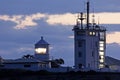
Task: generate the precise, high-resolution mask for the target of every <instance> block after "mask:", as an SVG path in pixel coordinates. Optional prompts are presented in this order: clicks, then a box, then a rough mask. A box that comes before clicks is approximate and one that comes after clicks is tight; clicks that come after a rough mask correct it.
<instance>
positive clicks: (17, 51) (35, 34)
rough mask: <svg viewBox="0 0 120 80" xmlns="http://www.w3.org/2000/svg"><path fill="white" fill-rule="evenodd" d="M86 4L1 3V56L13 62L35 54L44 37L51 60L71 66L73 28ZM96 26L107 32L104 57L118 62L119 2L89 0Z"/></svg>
mask: <svg viewBox="0 0 120 80" xmlns="http://www.w3.org/2000/svg"><path fill="white" fill-rule="evenodd" d="M86 1H87V0H52V1H51V0H34V1H33V0H12V1H11V0H2V1H1V2H0V28H1V29H0V36H1V38H0V55H1V56H2V57H3V58H9V59H16V58H20V57H21V56H22V55H25V54H32V55H33V54H34V44H35V43H36V42H37V41H39V40H40V37H41V36H44V38H45V40H46V41H47V42H48V43H50V44H51V45H50V57H52V56H53V57H54V58H63V59H64V60H65V65H69V66H73V64H74V61H73V58H74V54H73V53H74V48H73V46H74V41H73V38H70V37H71V36H73V32H72V28H73V26H74V25H75V23H76V22H75V21H76V18H77V14H76V13H78V12H81V11H83V12H84V11H85V6H84V5H85V2H86ZM90 2H91V8H90V9H91V12H93V9H94V12H95V15H96V17H95V19H96V22H98V20H99V22H100V23H101V25H102V26H105V27H106V28H107V47H106V49H107V50H106V55H107V56H112V57H114V58H117V59H120V54H119V52H120V36H119V35H120V32H119V31H120V28H119V26H120V19H119V18H120V5H119V4H120V1H118V0H90Z"/></svg>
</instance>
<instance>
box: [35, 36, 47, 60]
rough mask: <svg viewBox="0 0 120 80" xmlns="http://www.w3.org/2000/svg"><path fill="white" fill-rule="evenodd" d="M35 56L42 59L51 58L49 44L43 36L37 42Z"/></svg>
mask: <svg viewBox="0 0 120 80" xmlns="http://www.w3.org/2000/svg"><path fill="white" fill-rule="evenodd" d="M35 58H37V59H39V60H40V61H48V60H49V44H48V43H47V42H46V41H45V40H44V39H43V37H41V40H40V41H38V42H37V43H36V44H35Z"/></svg>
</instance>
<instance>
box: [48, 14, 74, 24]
mask: <svg viewBox="0 0 120 80" xmlns="http://www.w3.org/2000/svg"><path fill="white" fill-rule="evenodd" d="M75 21H76V15H75V14H72V13H65V14H55V15H49V17H48V19H47V20H46V22H47V23H48V24H50V25H57V24H61V25H74V24H75Z"/></svg>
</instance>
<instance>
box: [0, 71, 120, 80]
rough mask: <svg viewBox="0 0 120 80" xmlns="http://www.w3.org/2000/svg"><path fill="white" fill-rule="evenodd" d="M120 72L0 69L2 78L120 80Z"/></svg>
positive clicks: (0, 77) (1, 79) (3, 79)
mask: <svg viewBox="0 0 120 80" xmlns="http://www.w3.org/2000/svg"><path fill="white" fill-rule="evenodd" d="M119 79H120V72H118V73H117V72H95V71H92V70H91V71H88V72H82V71H77V72H74V71H70V72H56V73H55V72H48V71H45V70H41V71H26V70H18V69H9V70H0V80H119Z"/></svg>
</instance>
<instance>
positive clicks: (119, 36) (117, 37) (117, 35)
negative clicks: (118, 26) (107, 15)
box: [106, 32, 120, 44]
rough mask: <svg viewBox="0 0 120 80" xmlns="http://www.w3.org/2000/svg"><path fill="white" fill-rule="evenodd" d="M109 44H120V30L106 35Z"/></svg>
mask: <svg viewBox="0 0 120 80" xmlns="http://www.w3.org/2000/svg"><path fill="white" fill-rule="evenodd" d="M106 40H107V44H111V43H117V44H120V32H111V33H108V34H107V37H106Z"/></svg>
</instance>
